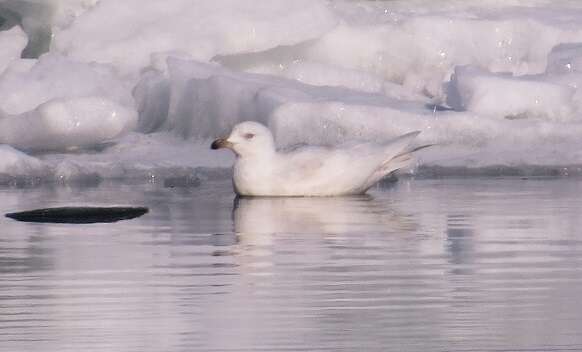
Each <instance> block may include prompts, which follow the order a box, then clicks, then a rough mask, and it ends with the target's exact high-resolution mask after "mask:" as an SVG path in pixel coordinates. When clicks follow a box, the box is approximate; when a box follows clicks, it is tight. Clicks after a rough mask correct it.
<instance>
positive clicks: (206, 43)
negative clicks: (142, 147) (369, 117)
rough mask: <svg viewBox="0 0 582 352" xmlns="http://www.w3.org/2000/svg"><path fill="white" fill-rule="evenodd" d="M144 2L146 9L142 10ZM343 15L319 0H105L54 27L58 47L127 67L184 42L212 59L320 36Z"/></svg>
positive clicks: (145, 63)
mask: <svg viewBox="0 0 582 352" xmlns="http://www.w3.org/2000/svg"><path fill="white" fill-rule="evenodd" d="M136 9H139V15H136ZM335 24H336V19H335V18H334V16H333V15H332V13H331V12H330V10H329V9H328V7H327V6H326V5H325V2H324V1H320V0H294V1H286V0H270V1H265V2H262V3H261V4H260V6H258V5H257V3H256V2H255V1H252V0H215V1H206V0H166V1H162V2H159V1H145V2H144V1H143V0H124V1H118V0H101V1H100V2H99V4H98V5H97V6H95V7H94V8H92V9H91V10H89V11H87V12H85V13H84V14H83V15H81V17H79V18H78V19H77V20H76V21H75V22H74V23H73V24H72V25H71V26H70V27H67V28H64V29H62V30H58V31H57V32H56V33H55V43H54V47H55V50H57V51H59V52H62V53H66V54H67V55H70V56H71V57H73V58H75V59H77V60H81V61H97V62H102V63H112V64H113V65H115V66H116V67H118V68H120V69H122V70H123V71H124V72H137V71H138V70H139V69H141V68H143V67H146V66H148V64H149V62H150V56H151V54H154V53H158V52H166V51H172V50H176V49H178V50H181V51H184V52H187V53H189V54H191V55H192V56H193V57H194V58H196V59H198V60H202V61H208V60H210V59H211V58H213V57H214V56H216V55H224V54H234V53H241V52H255V51H262V50H267V49H270V48H273V47H276V46H280V45H293V44H297V43H299V42H304V41H308V40H311V39H315V38H318V37H320V36H321V35H322V34H323V33H325V32H326V31H328V30H329V29H330V28H332V27H333V26H334V25H335Z"/></svg>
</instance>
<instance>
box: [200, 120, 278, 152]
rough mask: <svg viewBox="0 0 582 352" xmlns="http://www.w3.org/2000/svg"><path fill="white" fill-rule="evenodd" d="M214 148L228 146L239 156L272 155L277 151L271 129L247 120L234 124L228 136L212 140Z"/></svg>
mask: <svg viewBox="0 0 582 352" xmlns="http://www.w3.org/2000/svg"><path fill="white" fill-rule="evenodd" d="M210 148H212V149H220V148H228V149H230V150H232V151H233V152H234V153H235V154H236V155H237V156H238V157H243V158H244V157H253V156H263V155H270V154H272V153H274V152H275V142H274V140H273V135H272V134H271V131H269V129H268V128H267V127H265V126H264V125H261V124H260V123H258V122H253V121H246V122H241V123H239V124H238V125H236V126H234V128H233V129H232V132H230V135H229V136H228V137H227V138H218V139H216V140H214V142H212V145H211V146H210Z"/></svg>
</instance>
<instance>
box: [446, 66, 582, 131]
mask: <svg viewBox="0 0 582 352" xmlns="http://www.w3.org/2000/svg"><path fill="white" fill-rule="evenodd" d="M574 92H575V89H574V88H572V87H569V86H568V85H564V84H556V83H552V82H548V81H547V78H545V77H541V76H533V77H531V76H530V77H523V76H522V77H513V76H511V74H504V75H502V74H492V73H488V72H483V71H482V70H479V69H475V68H473V67H466V66H458V67H457V68H456V69H455V74H454V76H453V79H452V81H451V84H450V90H449V94H448V103H449V105H451V106H453V107H455V108H456V109H458V110H468V111H472V112H475V113H478V114H480V115H484V116H492V117H497V118H507V119H519V118H532V117H537V118H543V119H549V120H570V119H578V118H579V116H576V114H575V109H576V108H575V105H574V100H573V96H574Z"/></svg>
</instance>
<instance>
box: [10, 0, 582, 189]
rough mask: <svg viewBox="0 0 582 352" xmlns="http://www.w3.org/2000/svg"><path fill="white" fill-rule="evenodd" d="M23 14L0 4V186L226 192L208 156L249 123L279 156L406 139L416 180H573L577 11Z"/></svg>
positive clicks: (101, 3)
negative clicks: (293, 149) (416, 148)
mask: <svg viewBox="0 0 582 352" xmlns="http://www.w3.org/2000/svg"><path fill="white" fill-rule="evenodd" d="M26 2H27V1H23V0H6V1H4V2H0V17H1V18H3V19H4V21H2V22H1V23H0V25H1V26H0V30H2V31H0V44H2V46H3V48H4V50H3V53H2V54H1V55H0V175H2V176H1V177H0V184H5V185H11V184H12V185H18V184H26V183H30V184H41V183H74V182H81V181H83V180H89V181H90V180H107V179H116V180H131V179H134V180H136V179H140V180H148V179H149V180H151V179H159V180H162V181H160V182H165V181H163V180H170V181H167V182H169V184H172V183H176V184H189V183H192V184H195V183H196V182H198V181H200V180H204V177H206V176H205V171H204V170H207V169H208V170H214V169H220V170H223V171H220V172H219V174H220V175H222V176H224V177H227V175H228V171H225V170H228V169H227V168H228V167H229V165H230V164H231V162H232V156H230V155H228V154H226V153H223V152H211V151H210V150H208V146H207V143H208V140H210V139H211V138H214V137H217V136H220V135H223V134H224V133H226V132H227V131H228V130H229V129H230V128H231V127H232V126H233V125H234V124H235V123H237V122H239V121H243V120H249V119H252V120H257V121H261V122H263V123H265V124H267V125H268V126H269V127H270V128H271V130H272V131H273V133H274V134H275V136H276V140H277V144H278V145H279V146H280V147H283V148H285V147H289V146H292V145H295V144H302V143H309V144H325V145H338V144H342V143H345V142H353V141H356V140H375V141H382V140H387V139H390V138H393V137H395V136H397V135H399V134H402V133H406V132H409V131H413V130H420V131H421V132H422V133H421V135H420V136H419V140H418V142H419V143H420V144H425V143H429V144H435V145H436V146H435V147H434V148H431V149H428V150H426V151H423V152H422V153H421V154H420V155H419V164H420V167H419V168H417V169H416V170H413V171H412V172H411V173H412V174H414V175H416V176H417V177H441V176H463V175H464V176H475V175H481V176H523V177H531V176H534V177H536V176H560V177H577V176H580V175H581V174H582V172H581V171H580V170H581V167H580V166H582V148H581V147H582V140H581V139H580V137H581V136H582V93H581V92H582V91H581V90H580V88H579V87H580V86H581V85H582V25H581V24H580V23H582V5H581V4H579V3H577V2H566V1H565V2H560V3H559V4H555V3H554V4H553V3H551V2H546V1H528V2H526V3H524V2H510V3H506V4H504V5H498V4H496V3H495V2H461V1H454V0H451V1H442V2H437V3H433V2H427V1H386V2H383V1H375V2H369V1H339V0H337V1H335V0H334V1H315V0H301V1H294V2H288V1H283V0H276V1H270V2H268V4H265V5H264V6H261V7H258V6H256V5H255V3H254V2H253V1H250V0H244V1H235V0H219V1H215V2H212V3H209V2H207V1H203V0H199V1H186V0H169V1H166V2H164V4H163V5H160V4H158V3H156V2H149V3H147V4H146V3H144V2H142V1H138V0H126V1H123V2H120V1H116V0H60V1H59V0H34V1H32V0H30V1H29V6H28V5H27V6H23V5H22V4H23V3H26ZM136 14H139V16H136ZM2 23H3V24H2ZM48 34H50V35H49V38H50V37H52V42H42V41H43V40H45V41H46V38H47V35H48ZM43 38H45V39H43ZM27 41H29V42H28V44H27ZM43 48H44V49H43ZM46 50H48V52H46V53H42V52H43V51H46ZM34 52H38V54H41V55H40V57H38V58H34V57H33V58H30V55H31V53H34ZM21 55H22V56H23V57H24V56H28V57H29V58H20V56H21ZM26 180H28V181H26ZM194 180H198V181H194ZM83 182H85V181H83ZM95 182H97V181H95ZM146 182H149V181H146ZM156 182H157V181H156Z"/></svg>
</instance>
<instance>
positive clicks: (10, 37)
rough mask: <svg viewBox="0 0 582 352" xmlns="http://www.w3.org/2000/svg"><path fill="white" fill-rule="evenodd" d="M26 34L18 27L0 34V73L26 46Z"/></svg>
mask: <svg viewBox="0 0 582 352" xmlns="http://www.w3.org/2000/svg"><path fill="white" fill-rule="evenodd" d="M26 41H27V40H26V34H24V32H23V31H22V30H21V29H20V27H12V29H10V30H7V31H3V32H0V48H2V50H1V51H0V73H2V72H3V71H4V70H5V69H6V67H7V66H8V64H10V63H11V62H12V61H14V60H16V59H17V58H19V57H20V53H21V52H22V50H23V49H24V47H25V46H26Z"/></svg>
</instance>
